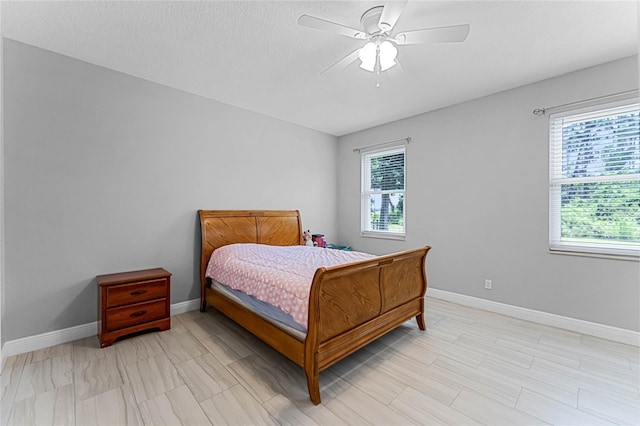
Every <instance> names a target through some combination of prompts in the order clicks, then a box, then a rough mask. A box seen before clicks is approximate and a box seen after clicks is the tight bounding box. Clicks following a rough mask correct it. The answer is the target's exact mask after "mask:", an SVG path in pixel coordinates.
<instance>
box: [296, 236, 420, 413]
mask: <svg viewBox="0 0 640 426" xmlns="http://www.w3.org/2000/svg"><path fill="white" fill-rule="evenodd" d="M429 249H430V247H424V248H420V249H416V250H410V251H405V252H401V253H395V254H391V255H387V256H382V257H378V258H375V259H371V260H366V261H360V262H356V263H351V264H347V265H340V266H335V267H331V268H320V269H318V271H316V274H315V277H314V279H313V284H312V286H311V293H310V296H309V328H308V331H307V339H306V341H305V359H304V370H305V374H306V375H307V385H308V387H309V395H310V397H311V401H312V402H313V403H314V404H319V403H320V393H319V385H318V373H319V372H320V371H322V370H324V369H325V368H327V367H329V366H331V365H333V364H334V363H336V362H338V361H339V360H341V359H342V358H344V357H345V356H347V355H349V354H351V353H353V352H355V351H356V350H358V349H360V348H361V347H363V346H365V345H366V344H367V343H369V342H371V341H372V340H375V339H377V338H378V337H380V336H382V335H383V334H385V333H386V332H388V331H390V330H392V329H394V328H395V327H397V326H398V325H400V324H402V323H403V322H405V321H407V320H409V319H411V318H414V317H415V318H416V319H417V322H418V326H419V327H420V329H422V330H424V329H425V323H424V295H425V292H426V290H427V280H426V275H425V269H424V265H425V258H426V256H427V253H428V251H429Z"/></svg>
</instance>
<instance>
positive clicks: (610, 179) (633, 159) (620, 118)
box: [549, 100, 640, 256]
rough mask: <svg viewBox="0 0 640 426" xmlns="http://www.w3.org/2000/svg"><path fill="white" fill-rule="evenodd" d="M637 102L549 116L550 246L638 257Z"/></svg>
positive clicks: (639, 116)
mask: <svg viewBox="0 0 640 426" xmlns="http://www.w3.org/2000/svg"><path fill="white" fill-rule="evenodd" d="M639 123H640V103H638V101H637V100H634V101H629V100H627V101H623V102H617V103H614V104H608V105H601V106H599V107H597V108H590V109H585V110H580V111H571V112H565V113H560V114H554V115H551V117H550V133H549V141H550V152H549V248H550V249H551V250H564V251H573V252H587V253H603V254H614V255H630V256H639V255H640V125H639Z"/></svg>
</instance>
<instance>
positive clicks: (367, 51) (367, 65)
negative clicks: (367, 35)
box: [358, 42, 378, 72]
mask: <svg viewBox="0 0 640 426" xmlns="http://www.w3.org/2000/svg"><path fill="white" fill-rule="evenodd" d="M377 51H378V47H377V46H376V44H375V43H373V42H369V43H367V44H365V45H364V46H363V47H362V49H360V51H359V52H358V57H359V58H360V61H361V63H360V68H362V69H363V70H367V71H369V72H374V71H375V68H376V56H377V53H378V52H377Z"/></svg>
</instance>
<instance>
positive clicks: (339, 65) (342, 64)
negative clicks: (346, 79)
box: [320, 49, 360, 75]
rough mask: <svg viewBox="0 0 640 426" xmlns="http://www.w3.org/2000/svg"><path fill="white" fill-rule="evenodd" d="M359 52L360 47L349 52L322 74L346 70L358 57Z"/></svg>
mask: <svg viewBox="0 0 640 426" xmlns="http://www.w3.org/2000/svg"><path fill="white" fill-rule="evenodd" d="M358 53H360V49H356V50H354V51H353V52H351V53H349V54H348V55H347V56H345V57H344V58H342V59H340V60H339V61H338V62H336V63H335V64H333V65H331V66H330V67H329V68H327V69H325V70H324V71H322V72H321V73H320V74H321V75H330V74H333V73H335V72H338V71H342V70H344V69H345V68H346V67H348V66H349V65H350V64H351V63H352V62H353V61H355V60H356V59H358Z"/></svg>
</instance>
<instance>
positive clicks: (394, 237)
mask: <svg viewBox="0 0 640 426" xmlns="http://www.w3.org/2000/svg"><path fill="white" fill-rule="evenodd" d="M360 236H361V237H365V238H380V239H383V240H398V241H404V239H405V234H393V233H389V232H371V231H370V232H360Z"/></svg>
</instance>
